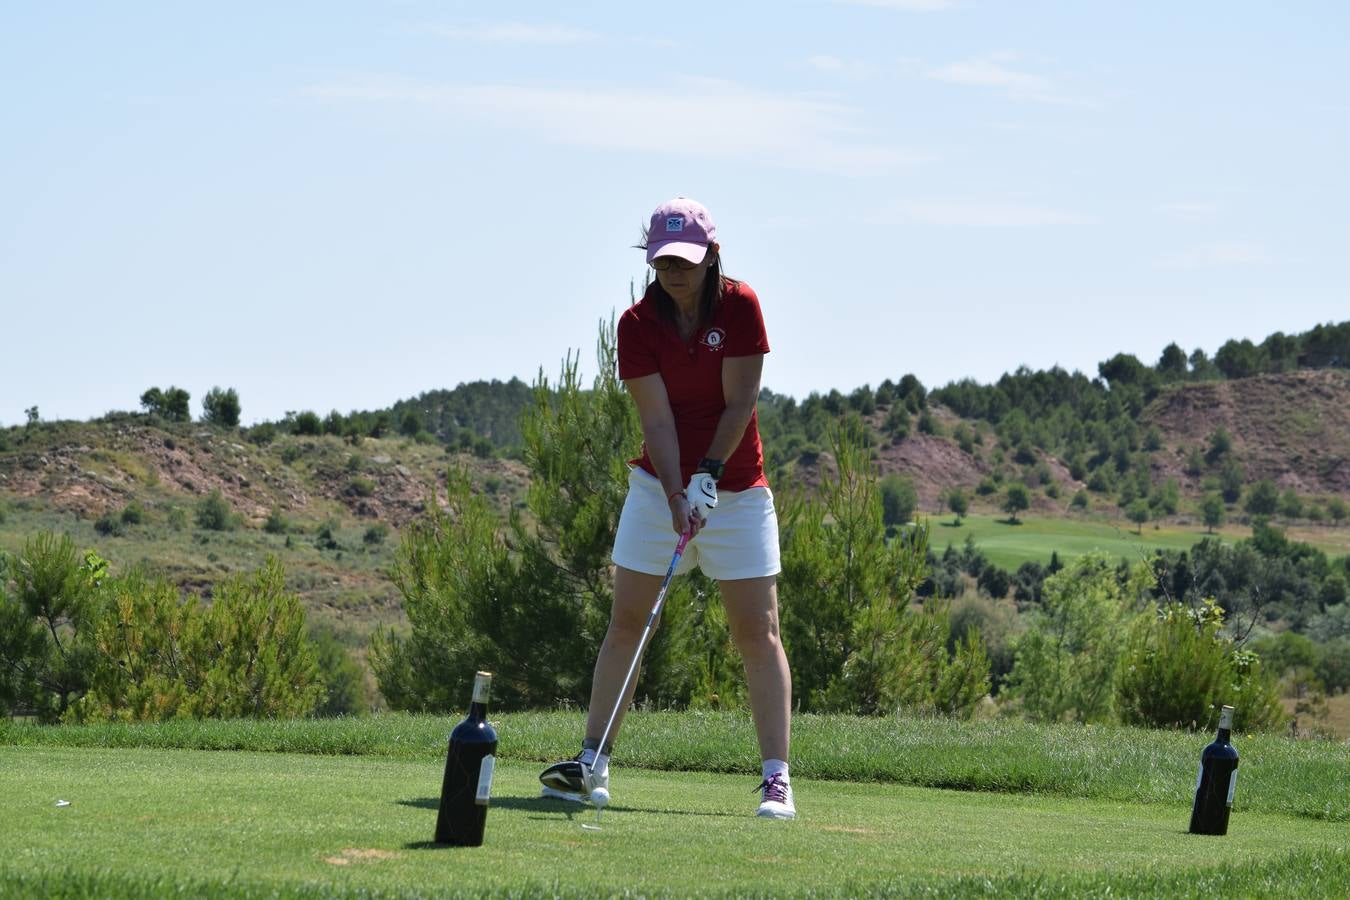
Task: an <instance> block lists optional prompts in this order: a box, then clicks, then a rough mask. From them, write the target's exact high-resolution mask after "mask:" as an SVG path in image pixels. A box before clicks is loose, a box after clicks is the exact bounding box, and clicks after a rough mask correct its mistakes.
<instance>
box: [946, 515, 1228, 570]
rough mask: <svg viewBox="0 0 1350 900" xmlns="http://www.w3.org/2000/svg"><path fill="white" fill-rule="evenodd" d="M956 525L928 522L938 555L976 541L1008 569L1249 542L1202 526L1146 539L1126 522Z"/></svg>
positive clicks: (973, 520) (977, 520)
mask: <svg viewBox="0 0 1350 900" xmlns="http://www.w3.org/2000/svg"><path fill="white" fill-rule="evenodd" d="M954 521H955V520H954V517H953V516H951V515H950V514H947V515H944V516H937V517H934V518H932V519H930V520H929V524H930V525H931V527H932V531H931V533H930V535H929V541H930V543H931V545H932V547H933V551H934V552H935V553H939V554H940V553H941V552H942V551H943V550H944V549H945V548H946V546H947V545H948V544H952V545H953V546H955V547H957V548H958V549H959V548H960V547H961V545H962V544H963V543H964V542H965V539H966V536H967V535H973V536H974V538H975V543H976V545H978V546H979V548H980V549H981V550H982V551H984V554H985V555H986V556H987V557H989V560H990V562H992V563H994V564H995V565H998V566H1002V567H1003V568H1005V569H1016V568H1017V567H1018V566H1020V565H1021V564H1022V563H1024V562H1038V563H1042V564H1044V563H1047V562H1049V561H1050V554H1051V552H1052V551H1055V552H1058V553H1059V558H1060V559H1061V560H1066V561H1067V560H1069V559H1072V558H1073V557H1076V556H1083V555H1085V554H1087V553H1092V552H1094V551H1098V550H1100V551H1102V552H1104V553H1107V554H1109V555H1110V556H1111V557H1113V558H1115V557H1122V556H1123V557H1125V558H1127V559H1131V560H1135V559H1138V558H1139V554H1140V553H1144V554H1148V553H1150V552H1152V551H1153V550H1154V549H1165V550H1189V549H1191V547H1193V546H1194V545H1195V544H1198V543H1199V542H1200V541H1201V540H1203V539H1204V538H1206V537H1217V538H1219V539H1220V540H1222V541H1226V542H1229V543H1231V542H1232V541H1234V540H1235V539H1237V538H1239V537H1248V536H1250V535H1249V533H1248V532H1246V531H1243V532H1231V531H1230V532H1226V533H1221V534H1217V535H1209V534H1206V532H1205V528H1204V526H1202V525H1197V526H1194V527H1189V528H1182V527H1176V526H1167V527H1162V528H1156V529H1155V528H1154V527H1153V526H1152V525H1145V526H1144V531H1143V534H1142V535H1139V534H1135V529H1134V525H1133V524H1131V523H1125V522H1124V520H1123V519H1122V522H1121V523H1120V524H1118V525H1117V524H1112V523H1110V522H1104V521H1101V520H1094V519H1067V518H1066V519H1047V518H1040V517H1034V516H1032V517H1028V516H1022V517H1019V518H1018V521H1019V523H1020V524H1017V525H1010V524H1008V521H1007V519H1006V517H1002V516H993V515H970V516H966V517H965V518H964V519H962V520H961V525H960V526H959V527H957V526H956V525H954V524H953V522H954Z"/></svg>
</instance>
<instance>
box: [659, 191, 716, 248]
mask: <svg viewBox="0 0 1350 900" xmlns="http://www.w3.org/2000/svg"><path fill="white" fill-rule="evenodd" d="M716 239H717V226H716V225H714V224H713V220H712V215H710V214H709V212H708V209H707V207H705V206H704V205H703V204H702V203H699V202H698V201H697V200H690V199H689V198H688V197H676V198H675V199H674V200H667V201H666V202H665V203H662V204H661V205H660V206H658V207H657V208H656V210H655V211H654V212H653V213H652V223H651V227H650V228H648V229H647V262H651V261H652V260H654V259H656V258H657V257H658V256H678V257H679V258H680V259H685V260H688V261H689V262H692V263H698V262H703V257H704V256H706V255H707V253H708V245H709V244H711V243H712V242H713V241H715V240H716Z"/></svg>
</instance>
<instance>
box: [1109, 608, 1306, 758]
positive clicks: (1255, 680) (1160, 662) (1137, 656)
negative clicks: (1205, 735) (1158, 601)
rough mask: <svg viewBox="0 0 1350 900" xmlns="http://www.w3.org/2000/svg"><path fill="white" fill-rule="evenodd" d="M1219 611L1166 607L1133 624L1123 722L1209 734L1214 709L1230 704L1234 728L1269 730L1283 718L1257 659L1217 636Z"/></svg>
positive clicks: (1271, 679) (1272, 682) (1123, 680)
mask: <svg viewBox="0 0 1350 900" xmlns="http://www.w3.org/2000/svg"><path fill="white" fill-rule="evenodd" d="M1222 628H1223V609H1222V608H1221V607H1220V606H1219V605H1218V604H1217V603H1215V602H1214V601H1213V600H1207V601H1206V602H1205V603H1204V604H1202V605H1201V607H1200V608H1199V609H1195V610H1192V609H1191V608H1190V607H1188V606H1185V605H1182V604H1179V603H1169V604H1167V605H1165V606H1163V607H1161V608H1160V609H1158V610H1157V614H1156V615H1154V616H1151V617H1145V618H1143V619H1141V620H1139V621H1138V622H1136V623H1135V625H1134V627H1133V629H1132V631H1131V634H1130V638H1129V639H1128V642H1127V646H1126V650H1125V654H1124V659H1123V666H1122V672H1121V677H1120V684H1119V689H1118V693H1117V703H1118V706H1119V710H1120V718H1121V721H1123V722H1124V723H1125V724H1127V725H1142V726H1145V727H1150V728H1189V729H1192V730H1197V729H1198V730H1202V731H1208V730H1210V729H1212V728H1214V727H1215V725H1216V724H1217V722H1218V715H1219V707H1220V706H1224V705H1228V706H1232V707H1234V722H1233V725H1234V727H1235V728H1237V729H1240V730H1242V731H1268V730H1274V729H1276V728H1279V727H1280V726H1281V725H1282V724H1283V722H1284V719H1285V716H1284V711H1283V709H1282V708H1281V707H1280V702H1279V692H1278V689H1277V687H1276V677H1275V674H1274V673H1273V672H1267V671H1266V670H1264V669H1263V667H1262V665H1261V661H1260V659H1259V657H1258V656H1257V655H1256V654H1254V653H1250V652H1244V651H1241V650H1238V649H1237V648H1236V647H1235V646H1234V644H1233V642H1232V641H1231V640H1229V639H1227V638H1225V637H1224V636H1223V635H1222V634H1221V631H1222Z"/></svg>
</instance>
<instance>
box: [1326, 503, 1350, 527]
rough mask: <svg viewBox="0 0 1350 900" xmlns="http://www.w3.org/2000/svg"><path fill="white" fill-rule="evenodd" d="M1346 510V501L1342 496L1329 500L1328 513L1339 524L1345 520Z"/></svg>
mask: <svg viewBox="0 0 1350 900" xmlns="http://www.w3.org/2000/svg"><path fill="white" fill-rule="evenodd" d="M1346 512H1347V505H1346V502H1345V501H1344V500H1342V499H1341V498H1340V497H1332V498H1331V499H1330V500H1328V501H1327V515H1329V516H1331V520H1332V521H1333V522H1335V523H1336V524H1337V525H1339V524H1341V523H1342V522H1344V521H1345V516H1346Z"/></svg>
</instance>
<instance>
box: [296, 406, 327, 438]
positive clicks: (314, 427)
mask: <svg viewBox="0 0 1350 900" xmlns="http://www.w3.org/2000/svg"><path fill="white" fill-rule="evenodd" d="M291 430H292V431H294V433H296V434H302V435H306V436H308V437H317V436H318V435H321V434H323V421H322V420H320V419H319V415H318V413H315V412H313V411H311V410H305V411H304V412H302V413H300V415H298V416H296V417H295V419H294V422H293V425H292V429H291Z"/></svg>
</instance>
